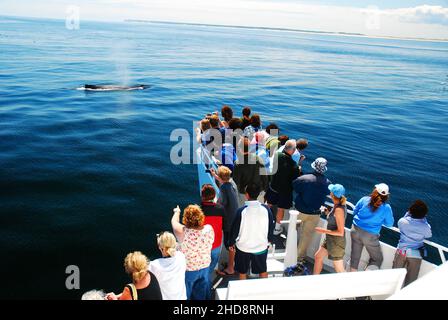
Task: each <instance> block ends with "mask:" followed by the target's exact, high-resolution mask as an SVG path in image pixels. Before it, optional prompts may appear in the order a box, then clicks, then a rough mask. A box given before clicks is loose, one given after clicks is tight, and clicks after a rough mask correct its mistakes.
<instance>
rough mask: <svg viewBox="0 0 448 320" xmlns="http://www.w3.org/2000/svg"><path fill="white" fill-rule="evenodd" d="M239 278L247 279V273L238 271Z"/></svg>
mask: <svg viewBox="0 0 448 320" xmlns="http://www.w3.org/2000/svg"><path fill="white" fill-rule="evenodd" d="M239 279H240V280H246V279H247V274H245V273H240V276H239Z"/></svg>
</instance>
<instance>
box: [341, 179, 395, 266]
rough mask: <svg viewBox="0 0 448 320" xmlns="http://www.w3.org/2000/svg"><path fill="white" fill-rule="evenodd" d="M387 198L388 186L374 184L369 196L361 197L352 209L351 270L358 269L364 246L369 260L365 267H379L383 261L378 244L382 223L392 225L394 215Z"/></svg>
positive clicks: (387, 225)
mask: <svg viewBox="0 0 448 320" xmlns="http://www.w3.org/2000/svg"><path fill="white" fill-rule="evenodd" d="M387 200H389V187H388V185H387V184H385V183H380V184H377V185H375V188H374V189H373V191H372V193H371V194H370V196H366V197H363V198H361V200H359V201H358V203H357V204H356V207H355V209H354V210H353V226H352V230H351V232H350V236H351V239H352V251H351V258H350V267H351V269H350V270H351V271H358V266H359V261H360V258H361V254H362V250H363V248H364V247H366V250H367V252H368V253H369V256H370V260H369V262H368V264H367V267H370V266H375V267H376V268H378V269H380V268H381V264H382V263H383V252H382V251H381V245H380V231H381V227H382V225H385V226H386V227H392V226H393V225H394V215H393V213H392V208H391V207H390V205H389V204H387V203H386V201H387Z"/></svg>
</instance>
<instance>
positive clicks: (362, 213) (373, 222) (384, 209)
mask: <svg viewBox="0 0 448 320" xmlns="http://www.w3.org/2000/svg"><path fill="white" fill-rule="evenodd" d="M369 203H370V197H369V196H367V197H363V198H361V200H359V201H358V203H357V204H356V207H355V209H354V210H353V216H354V217H353V223H354V224H355V226H357V227H359V228H361V229H363V230H364V231H367V232H369V233H373V234H380V231H381V226H382V225H385V226H386V227H392V226H393V225H394V215H393V213H392V208H391V207H390V205H389V204H387V203H383V204H382V205H381V206H380V207H379V208H378V209H376V211H375V212H373V211H372V208H371V207H370V206H369Z"/></svg>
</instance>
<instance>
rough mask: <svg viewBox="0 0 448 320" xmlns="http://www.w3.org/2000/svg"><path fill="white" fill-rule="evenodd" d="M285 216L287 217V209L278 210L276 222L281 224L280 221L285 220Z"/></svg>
mask: <svg viewBox="0 0 448 320" xmlns="http://www.w3.org/2000/svg"><path fill="white" fill-rule="evenodd" d="M284 215H285V209H283V208H278V209H277V216H276V219H275V222H277V223H280V221H282V220H283V216H284Z"/></svg>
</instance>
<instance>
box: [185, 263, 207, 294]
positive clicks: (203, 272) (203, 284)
mask: <svg viewBox="0 0 448 320" xmlns="http://www.w3.org/2000/svg"><path fill="white" fill-rule="evenodd" d="M208 276H209V274H208V267H206V268H202V269H200V270H197V271H187V272H185V286H186V287H187V299H188V300H206V299H207V298H208V297H209V295H210V293H209V291H210V280H209V279H208Z"/></svg>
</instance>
